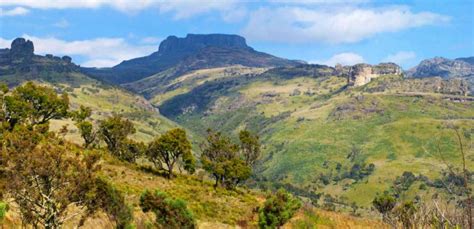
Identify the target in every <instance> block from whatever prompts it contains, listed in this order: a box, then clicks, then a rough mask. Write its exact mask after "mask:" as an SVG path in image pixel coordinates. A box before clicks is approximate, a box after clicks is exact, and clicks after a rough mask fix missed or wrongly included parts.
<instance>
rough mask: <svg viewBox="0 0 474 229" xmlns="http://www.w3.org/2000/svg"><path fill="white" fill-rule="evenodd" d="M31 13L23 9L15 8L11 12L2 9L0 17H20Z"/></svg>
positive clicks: (0, 9)
mask: <svg viewBox="0 0 474 229" xmlns="http://www.w3.org/2000/svg"><path fill="white" fill-rule="evenodd" d="M29 12H30V11H29V10H28V9H26V8H23V7H15V8H13V9H10V10H5V9H3V8H0V17H7V16H20V15H25V14H27V13H29Z"/></svg>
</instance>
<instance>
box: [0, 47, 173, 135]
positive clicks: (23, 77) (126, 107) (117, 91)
mask: <svg viewBox="0 0 474 229" xmlns="http://www.w3.org/2000/svg"><path fill="white" fill-rule="evenodd" d="M25 81H35V82H37V83H40V84H44V85H48V86H51V87H54V88H55V89H56V90H57V91H58V92H67V93H68V94H69V100H70V102H71V106H72V107H73V108H74V109H76V108H78V107H79V106H80V105H84V106H87V107H90V108H92V110H93V118H94V119H95V120H100V119H103V118H104V117H107V116H110V115H111V114H113V113H121V114H123V115H124V116H125V117H127V118H130V119H131V120H132V121H133V122H134V123H135V125H136V127H137V133H136V135H135V136H134V137H135V138H136V139H140V140H150V139H152V138H153V137H155V136H156V135H157V134H158V133H161V132H164V131H165V130H167V129H169V128H172V127H175V126H177V125H176V124H175V123H173V122H172V121H170V120H168V119H167V118H165V117H163V116H162V115H161V114H160V113H159V112H158V111H157V110H156V108H154V107H153V106H152V105H151V104H150V103H149V102H148V101H147V100H146V99H144V98H143V97H142V96H139V95H137V94H133V93H131V92H129V91H126V90H124V89H122V88H119V87H116V86H112V85H110V84H107V83H104V82H101V81H98V80H96V79H94V78H91V77H89V76H88V75H85V74H83V73H82V72H81V71H80V67H79V66H77V65H76V64H74V63H73V62H72V59H71V58H70V57H68V56H63V57H57V56H53V55H51V54H48V55H45V56H41V55H36V54H34V44H33V42H31V41H29V40H25V39H23V38H17V39H15V40H14V41H13V42H12V44H11V47H10V48H5V49H0V83H6V84H7V85H9V86H10V87H14V86H17V85H19V84H21V83H24V82H25ZM64 124H66V125H68V128H69V129H70V131H69V135H68V136H67V137H68V139H71V140H73V141H75V142H77V141H78V140H79V139H81V138H80V136H79V135H78V133H77V131H76V129H75V126H74V125H73V123H72V122H70V121H53V122H52V125H51V128H52V129H53V130H54V129H59V128H60V127H61V126H62V125H64Z"/></svg>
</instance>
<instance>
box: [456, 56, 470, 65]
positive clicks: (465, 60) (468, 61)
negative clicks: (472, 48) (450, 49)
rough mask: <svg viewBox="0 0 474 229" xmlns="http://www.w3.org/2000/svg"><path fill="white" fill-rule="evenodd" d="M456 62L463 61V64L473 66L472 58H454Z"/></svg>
mask: <svg viewBox="0 0 474 229" xmlns="http://www.w3.org/2000/svg"><path fill="white" fill-rule="evenodd" d="M456 60H460V61H464V62H466V63H469V64H474V56H471V57H460V58H456Z"/></svg>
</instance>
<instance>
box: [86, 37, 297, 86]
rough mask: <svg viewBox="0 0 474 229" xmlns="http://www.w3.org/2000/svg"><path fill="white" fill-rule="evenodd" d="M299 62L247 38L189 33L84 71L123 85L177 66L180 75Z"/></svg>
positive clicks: (288, 64)
mask: <svg viewBox="0 0 474 229" xmlns="http://www.w3.org/2000/svg"><path fill="white" fill-rule="evenodd" d="M296 64H298V62H297V61H291V60H287V59H283V58H279V57H275V56H272V55H270V54H266V53H263V52H258V51H255V50H254V49H253V48H251V47H249V46H248V45H247V44H246V41H245V38H243V37H241V36H238V35H227V34H205V35H204V34H188V35H187V36H186V37H184V38H178V37H176V36H169V37H168V38H166V39H165V40H164V41H162V42H161V44H160V46H159V49H158V51H157V52H154V53H152V54H151V55H149V56H145V57H139V58H135V59H131V60H127V61H123V62H122V63H120V64H119V65H116V66H114V67H112V68H105V69H96V68H83V71H84V72H86V73H89V74H91V75H93V76H95V77H98V78H100V79H103V80H105V81H108V82H112V83H117V84H123V83H130V82H133V81H137V80H141V79H143V78H146V77H148V76H151V75H154V74H156V73H159V72H162V71H165V70H168V69H170V68H174V74H175V75H179V74H183V73H186V72H189V71H192V70H197V69H203V68H214V67H225V66H230V65H243V66H247V67H276V66H292V65H296Z"/></svg>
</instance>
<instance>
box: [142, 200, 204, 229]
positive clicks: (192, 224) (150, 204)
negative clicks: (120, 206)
mask: <svg viewBox="0 0 474 229" xmlns="http://www.w3.org/2000/svg"><path fill="white" fill-rule="evenodd" d="M140 207H141V208H142V210H143V211H144V212H149V211H152V212H153V213H155V215H156V223H157V224H158V225H160V226H162V227H163V228H176V229H180V228H183V229H187V228H196V220H195V219H194V216H193V214H192V212H191V211H190V210H189V209H188V208H187V206H186V202H185V201H184V200H181V199H173V198H170V197H168V195H167V194H166V193H164V192H160V191H156V192H155V193H151V192H149V191H145V192H144V193H143V194H142V196H141V197H140Z"/></svg>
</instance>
